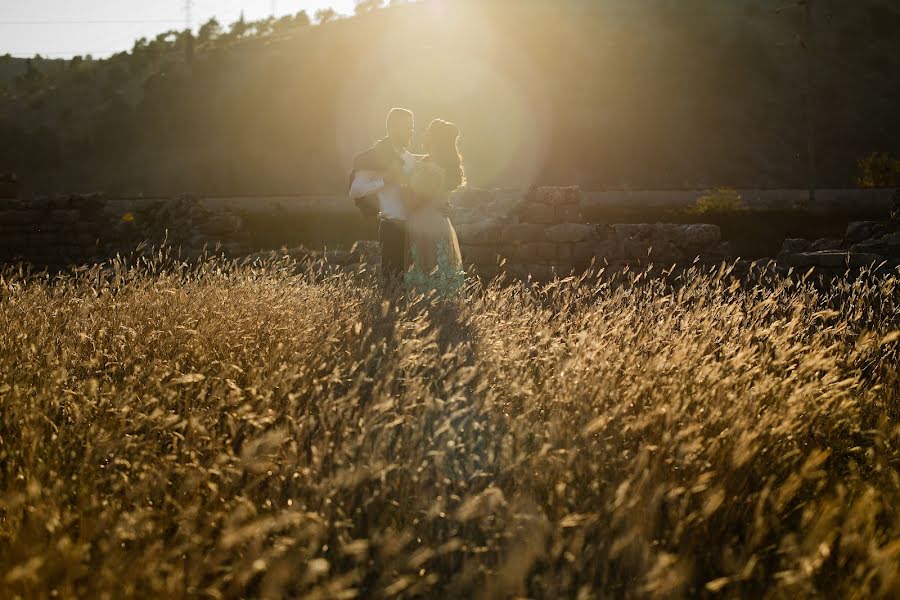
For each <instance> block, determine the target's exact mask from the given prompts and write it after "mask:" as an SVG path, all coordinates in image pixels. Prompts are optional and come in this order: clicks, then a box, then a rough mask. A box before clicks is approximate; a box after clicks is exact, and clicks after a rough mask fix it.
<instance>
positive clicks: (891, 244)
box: [778, 192, 900, 277]
mask: <svg viewBox="0 0 900 600" xmlns="http://www.w3.org/2000/svg"><path fill="white" fill-rule="evenodd" d="M897 197H898V200H900V192H898V194H897ZM898 203H900V202H898ZM898 217H900V215H898V214H896V213H894V212H892V213H891V218H890V219H888V220H884V221H854V222H852V223H850V224H848V225H847V230H846V231H845V232H844V236H843V237H842V238H821V239H818V240H812V241H811V240H804V239H787V240H785V241H784V245H783V246H782V248H781V252H780V253H779V255H778V263H779V265H780V266H782V267H785V268H794V269H799V270H803V271H806V270H810V269H812V270H813V272H815V273H817V274H821V275H823V276H825V277H833V276H835V275H838V274H840V273H843V272H845V271H846V270H847V269H851V270H855V269H862V268H872V269H876V270H888V271H890V270H895V269H898V268H900V218H898Z"/></svg>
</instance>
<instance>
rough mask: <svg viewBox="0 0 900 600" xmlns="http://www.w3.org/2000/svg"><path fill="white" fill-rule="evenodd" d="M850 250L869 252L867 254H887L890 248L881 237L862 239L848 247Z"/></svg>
mask: <svg viewBox="0 0 900 600" xmlns="http://www.w3.org/2000/svg"><path fill="white" fill-rule="evenodd" d="M850 252H856V253H869V254H888V253H889V252H890V249H889V248H888V244H887V242H886V241H882V239H880V238H879V239H872V240H863V241H861V242H860V243H858V244H853V245H852V246H851V247H850Z"/></svg>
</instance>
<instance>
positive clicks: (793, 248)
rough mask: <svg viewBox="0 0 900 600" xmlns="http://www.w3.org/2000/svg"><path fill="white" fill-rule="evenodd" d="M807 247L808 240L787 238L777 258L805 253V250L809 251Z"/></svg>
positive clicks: (808, 244)
mask: <svg viewBox="0 0 900 600" xmlns="http://www.w3.org/2000/svg"><path fill="white" fill-rule="evenodd" d="M809 246H810V242H809V240H804V239H802V238H788V239H786V240H784V242H783V243H782V244H781V252H780V253H779V256H781V255H788V254H797V253H798V252H806V251H807V250H809Z"/></svg>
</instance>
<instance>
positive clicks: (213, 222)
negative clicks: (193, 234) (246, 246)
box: [198, 214, 242, 236]
mask: <svg viewBox="0 0 900 600" xmlns="http://www.w3.org/2000/svg"><path fill="white" fill-rule="evenodd" d="M241 221H242V220H241V218H240V217H238V216H236V215H229V214H221V215H214V216H212V217H209V218H208V219H205V220H202V221H200V224H199V226H198V228H199V229H200V231H202V232H203V233H205V234H207V235H213V236H228V235H231V234H233V233H235V232H236V231H237V230H239V229H240V228H241V225H242V222H241Z"/></svg>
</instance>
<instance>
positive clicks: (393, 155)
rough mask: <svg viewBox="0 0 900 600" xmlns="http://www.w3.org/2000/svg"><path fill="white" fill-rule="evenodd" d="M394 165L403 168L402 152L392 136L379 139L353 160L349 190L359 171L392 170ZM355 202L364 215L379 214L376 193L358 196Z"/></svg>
mask: <svg viewBox="0 0 900 600" xmlns="http://www.w3.org/2000/svg"><path fill="white" fill-rule="evenodd" d="M394 166H399V167H401V168H402V167H403V159H402V158H401V157H400V154H398V153H397V150H395V149H394V144H392V143H391V140H390V138H382V139H380V140H378V141H377V142H376V143H375V145H374V146H372V147H371V148H369V149H368V150H366V151H365V152H363V153H362V154H359V155H358V156H357V157H356V158H355V159H354V160H353V170H352V171H350V183H349V185H348V186H347V189H348V190H349V189H350V186H352V185H353V178H354V177H355V176H356V172H357V171H382V172H384V171H388V170H390V169H391V167H394ZM355 202H356V207H357V208H358V209H359V210H360V211H361V212H362V213H363V215H364V216H367V217H376V216H378V211H379V204H378V196H377V195H376V194H369V195H368V196H364V197H362V198H356V200H355Z"/></svg>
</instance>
